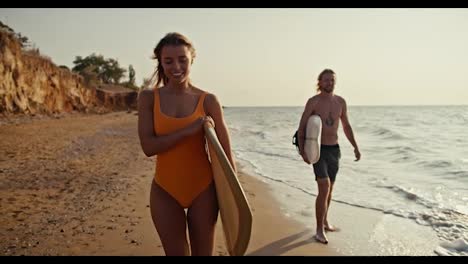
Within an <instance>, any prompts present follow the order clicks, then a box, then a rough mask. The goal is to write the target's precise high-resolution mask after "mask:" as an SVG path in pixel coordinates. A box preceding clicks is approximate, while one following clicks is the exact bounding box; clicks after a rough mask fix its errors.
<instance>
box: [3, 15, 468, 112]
mask: <svg viewBox="0 0 468 264" xmlns="http://www.w3.org/2000/svg"><path fill="white" fill-rule="evenodd" d="M0 21H2V22H3V23H5V24H7V25H8V26H10V27H11V28H13V30H15V32H20V33H21V34H22V35H24V36H27V37H28V38H29V39H30V40H31V41H32V42H33V43H34V45H35V47H37V48H39V50H40V52H41V54H43V55H46V56H48V57H50V58H51V59H52V61H53V62H54V63H56V64H57V65H66V66H68V67H69V68H72V67H73V66H74V65H73V60H74V59H75V57H76V56H82V57H85V56H88V55H90V54H92V53H96V54H101V55H103V56H104V57H105V58H114V59H117V60H118V62H119V64H120V66H121V67H123V68H126V69H128V66H129V65H130V64H131V65H133V67H134V69H135V71H136V81H137V84H138V85H140V84H141V83H142V80H143V78H148V77H150V76H151V74H152V72H153V71H154V69H155V67H156V61H154V60H152V59H151V56H152V51H153V49H154V47H155V46H156V44H157V43H158V41H159V40H160V39H161V38H163V37H164V35H165V34H166V33H168V32H179V33H182V34H184V35H186V36H187V37H188V38H189V39H190V40H191V41H192V42H193V44H194V46H195V49H196V52H197V57H196V58H195V61H194V63H193V65H192V72H191V80H192V81H193V83H194V85H195V86H197V87H199V88H201V89H203V90H206V91H208V92H211V93H213V94H215V95H216V96H217V97H218V99H219V100H220V102H221V104H222V105H225V106H304V105H305V103H306V102H307V100H308V98H310V97H311V96H313V95H315V94H316V92H315V88H316V83H317V76H318V74H319V73H320V72H321V71H322V70H323V69H325V68H330V69H333V70H334V71H335V73H336V78H337V84H336V87H335V93H336V94H337V95H340V96H342V97H344V98H345V100H346V102H347V104H348V105H350V106H353V105H462V104H468V103H467V102H468V9H448V8H441V9H436V8H431V9H423V8H421V9H417V8H411V9H408V8H406V9H403V8H402V9H395V8H392V9H384V8H380V9H371V8H365V9H359V8H356V9H339V8H336V9H333V8H328V9H320V8H310V9H294V8H285V9H281V8H271V9H268V8H264V9H262V8H252V9H248V8H245V9H242V8H236V9H214V8H206V9H204V8H188V9H166V8H161V9H84V8H81V9H57V8H54V9H6V8H4V9H0Z"/></svg>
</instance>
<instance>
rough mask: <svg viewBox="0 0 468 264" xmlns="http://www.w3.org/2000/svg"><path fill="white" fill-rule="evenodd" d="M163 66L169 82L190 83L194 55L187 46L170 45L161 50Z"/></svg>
mask: <svg viewBox="0 0 468 264" xmlns="http://www.w3.org/2000/svg"><path fill="white" fill-rule="evenodd" d="M161 64H162V67H163V69H164V74H165V75H166V76H167V78H168V79H169V82H174V83H183V82H186V81H188V77H189V74H190V66H191V64H192V54H191V53H190V51H189V49H188V48H187V47H186V46H185V45H177V46H174V45H168V46H164V47H163V48H162V49H161Z"/></svg>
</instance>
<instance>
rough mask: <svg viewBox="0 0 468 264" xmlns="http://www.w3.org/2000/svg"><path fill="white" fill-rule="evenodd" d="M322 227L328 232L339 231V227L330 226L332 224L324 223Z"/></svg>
mask: <svg viewBox="0 0 468 264" xmlns="http://www.w3.org/2000/svg"><path fill="white" fill-rule="evenodd" d="M324 229H325V231H328V232H335V231H340V229H339V228H338V227H336V226H332V225H329V224H326V225H325V226H324Z"/></svg>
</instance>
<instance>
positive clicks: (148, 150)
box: [138, 90, 204, 157]
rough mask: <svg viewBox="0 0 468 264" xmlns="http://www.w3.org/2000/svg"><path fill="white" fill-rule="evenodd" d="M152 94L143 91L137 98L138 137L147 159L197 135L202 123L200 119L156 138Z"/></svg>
mask: <svg viewBox="0 0 468 264" xmlns="http://www.w3.org/2000/svg"><path fill="white" fill-rule="evenodd" d="M153 105H154V94H153V91H152V90H143V91H141V93H140V94H139V96H138V136H139V138H140V144H141V148H142V149H143V152H144V153H145V155H146V156H147V157H151V156H153V155H157V154H160V153H162V152H165V151H166V150H168V149H170V148H172V147H173V146H174V145H176V144H177V143H178V142H179V141H180V140H182V139H183V138H185V137H187V136H190V135H193V134H195V133H197V132H198V131H199V130H200V129H202V125H203V122H204V119H203V118H200V119H198V120H196V121H195V122H193V123H192V124H190V125H189V126H187V127H185V128H182V129H180V130H177V131H175V132H174V133H171V134H168V135H164V136H158V135H156V133H155V132H154V122H153V120H154V119H153Z"/></svg>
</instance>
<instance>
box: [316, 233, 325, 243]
mask: <svg viewBox="0 0 468 264" xmlns="http://www.w3.org/2000/svg"><path fill="white" fill-rule="evenodd" d="M314 239H315V240H317V241H318V242H320V243H323V244H328V239H327V237H326V236H325V234H324V233H322V232H317V234H315V235H314Z"/></svg>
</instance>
